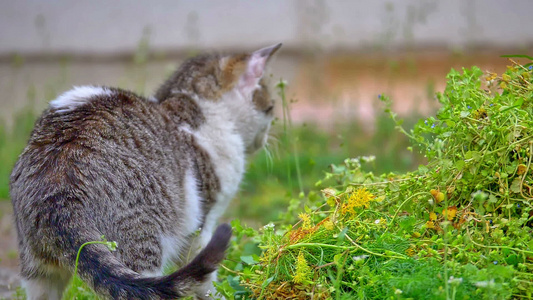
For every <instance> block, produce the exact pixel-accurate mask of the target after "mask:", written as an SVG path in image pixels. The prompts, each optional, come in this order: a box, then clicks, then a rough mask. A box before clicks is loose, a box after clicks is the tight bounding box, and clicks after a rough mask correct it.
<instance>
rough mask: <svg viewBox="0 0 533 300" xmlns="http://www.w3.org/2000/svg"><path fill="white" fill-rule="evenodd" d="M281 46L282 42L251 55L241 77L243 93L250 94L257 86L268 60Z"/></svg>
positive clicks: (240, 82)
mask: <svg viewBox="0 0 533 300" xmlns="http://www.w3.org/2000/svg"><path fill="white" fill-rule="evenodd" d="M280 47H281V43H280V44H277V45H274V46H270V47H266V48H263V49H259V50H257V51H255V52H253V53H252V54H251V55H250V56H249V58H248V60H247V61H246V67H245V70H244V73H243V74H242V75H241V77H240V79H239V89H240V90H241V92H242V93H243V94H245V95H250V94H251V93H252V92H253V91H254V90H255V89H256V88H257V86H258V84H259V80H261V77H263V75H264V73H265V68H266V65H267V63H268V61H269V60H270V58H271V57H272V55H274V53H276V51H278V49H279V48H280Z"/></svg>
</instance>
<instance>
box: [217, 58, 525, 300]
mask: <svg viewBox="0 0 533 300" xmlns="http://www.w3.org/2000/svg"><path fill="white" fill-rule="evenodd" d="M532 77H533V74H532V72H531V70H530V69H528V68H527V67H525V66H521V65H519V64H513V65H512V66H510V67H509V68H508V70H507V71H506V72H505V73H504V74H502V75H501V76H498V75H496V74H491V73H489V74H487V75H486V77H484V78H483V72H482V71H481V70H480V69H479V68H476V67H474V68H472V69H464V70H463V72H462V73H460V72H457V71H455V70H452V71H451V72H450V73H449V75H448V77H447V79H448V81H447V87H446V89H445V91H444V92H443V93H442V94H437V99H438V100H439V102H440V103H441V104H442V107H441V109H440V110H439V112H438V113H437V114H436V116H435V117H430V118H428V119H426V120H421V121H419V122H418V123H417V124H416V125H415V126H414V128H413V129H412V130H410V131H406V130H405V129H404V128H403V127H402V124H401V121H400V120H398V119H397V118H396V115H395V114H394V113H392V112H391V111H390V108H389V107H390V101H389V99H388V98H387V97H382V100H383V101H384V102H385V103H386V104H387V110H386V111H387V112H389V113H390V115H391V117H392V119H393V120H394V121H395V123H396V125H397V128H398V129H399V130H400V131H401V132H403V133H404V134H406V135H407V136H408V137H409V138H410V139H411V140H412V142H413V147H414V148H416V149H418V150H419V151H420V152H421V153H422V154H423V155H424V156H425V157H426V158H427V159H428V163H427V164H425V165H421V166H419V168H418V170H416V171H413V172H408V173H403V174H395V173H386V174H382V175H379V176H378V175H375V174H374V173H372V172H368V171H365V170H364V169H363V165H364V164H366V163H368V162H371V161H373V157H361V158H355V159H346V160H345V161H344V164H341V165H332V166H331V170H330V172H328V173H327V174H326V176H325V178H324V180H322V181H320V182H319V183H318V187H319V188H321V192H317V191H314V190H311V191H309V192H307V193H306V194H303V193H302V194H300V197H298V198H294V199H292V200H290V201H289V204H288V209H287V212H286V214H284V215H283V216H281V217H280V218H279V220H278V221H277V222H274V223H270V224H268V225H266V226H264V227H262V228H261V229H260V230H258V231H256V230H254V229H252V228H250V227H247V226H243V225H241V223H240V222H239V221H238V220H235V221H234V222H233V226H234V229H235V233H236V236H237V238H236V240H235V241H234V242H233V245H232V248H231V249H230V251H229V257H228V260H226V261H225V263H224V268H223V270H222V272H221V273H222V274H223V275H224V276H226V278H227V280H226V281H224V282H223V283H221V284H219V286H218V290H219V292H220V293H222V294H224V295H226V296H227V297H232V296H235V298H236V299H248V298H258V299H304V298H312V299H329V298H334V299H356V298H357V299H510V298H526V299H531V298H532V297H533V239H532V238H531V237H532V234H533V230H532V226H533V224H532V223H533V201H532V199H533V190H532V189H533V177H532V176H533V170H531V169H532V167H531V161H532V159H533V102H532V99H533V79H532ZM410 149H413V148H410Z"/></svg>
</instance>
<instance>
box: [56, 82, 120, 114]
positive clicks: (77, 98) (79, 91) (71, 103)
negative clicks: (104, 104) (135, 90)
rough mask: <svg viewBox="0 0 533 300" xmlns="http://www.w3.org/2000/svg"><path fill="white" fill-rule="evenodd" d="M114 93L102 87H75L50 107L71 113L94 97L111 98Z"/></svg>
mask: <svg viewBox="0 0 533 300" xmlns="http://www.w3.org/2000/svg"><path fill="white" fill-rule="evenodd" d="M112 93H113V92H112V91H110V90H108V89H106V88H104V87H101V86H92V85H85V86H75V87H74V88H73V89H71V90H70V91H67V92H65V93H63V94H61V95H60V96H59V97H57V99H55V100H52V101H50V107H52V108H55V109H57V112H60V113H63V112H69V111H72V110H74V109H75V108H76V107H78V106H81V105H83V104H85V103H87V102H88V101H90V100H91V98H93V97H94V96H102V95H103V96H110V95H111V94H112Z"/></svg>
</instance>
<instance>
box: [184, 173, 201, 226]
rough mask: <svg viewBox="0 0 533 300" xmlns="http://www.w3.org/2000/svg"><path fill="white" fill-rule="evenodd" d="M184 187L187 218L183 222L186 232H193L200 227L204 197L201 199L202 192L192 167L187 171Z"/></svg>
mask: <svg viewBox="0 0 533 300" xmlns="http://www.w3.org/2000/svg"><path fill="white" fill-rule="evenodd" d="M183 188H184V190H185V219H184V220H183V224H184V226H185V230H186V231H185V232H186V233H187V234H191V233H193V232H195V231H196V230H198V228H199V227H200V224H201V220H200V216H201V215H202V208H201V206H202V205H201V200H202V199H200V193H199V191H198V182H197V180H196V178H195V177H194V174H193V172H192V170H191V169H188V170H187V171H186V172H185V178H184V181H183Z"/></svg>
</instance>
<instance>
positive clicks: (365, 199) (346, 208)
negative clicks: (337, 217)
mask: <svg viewBox="0 0 533 300" xmlns="http://www.w3.org/2000/svg"><path fill="white" fill-rule="evenodd" d="M373 200H374V195H372V194H371V193H370V192H369V191H367V190H366V188H360V189H357V190H356V191H355V192H353V193H351V194H350V197H349V198H348V199H346V201H345V202H344V203H343V205H342V213H343V214H346V213H350V214H355V210H354V209H355V208H357V207H365V208H368V207H369V202H370V201H373Z"/></svg>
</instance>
